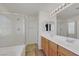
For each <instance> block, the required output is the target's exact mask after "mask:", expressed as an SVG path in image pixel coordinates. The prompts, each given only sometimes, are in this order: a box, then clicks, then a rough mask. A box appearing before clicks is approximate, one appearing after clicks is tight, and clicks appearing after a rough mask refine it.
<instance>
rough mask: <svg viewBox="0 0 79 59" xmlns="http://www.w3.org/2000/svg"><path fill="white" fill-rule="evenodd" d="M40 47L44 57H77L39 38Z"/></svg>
mask: <svg viewBox="0 0 79 59" xmlns="http://www.w3.org/2000/svg"><path fill="white" fill-rule="evenodd" d="M41 47H42V50H43V52H44V53H45V55H46V56H77V55H76V54H75V53H73V52H71V51H69V50H67V49H65V48H63V47H61V46H60V45H57V44H56V43H54V42H52V41H50V40H48V39H46V38H44V37H41Z"/></svg>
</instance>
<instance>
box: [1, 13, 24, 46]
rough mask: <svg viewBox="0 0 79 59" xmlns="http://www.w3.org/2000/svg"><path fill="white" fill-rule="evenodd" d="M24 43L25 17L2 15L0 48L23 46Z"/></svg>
mask: <svg viewBox="0 0 79 59" xmlns="http://www.w3.org/2000/svg"><path fill="white" fill-rule="evenodd" d="M18 18H19V20H17V19H18ZM18 28H19V29H18ZM24 42H25V37H24V17H22V16H16V15H11V14H0V47H6V46H13V45H21V44H24Z"/></svg>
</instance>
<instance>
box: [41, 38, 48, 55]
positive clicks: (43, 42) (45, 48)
mask: <svg viewBox="0 0 79 59" xmlns="http://www.w3.org/2000/svg"><path fill="white" fill-rule="evenodd" d="M41 47H42V49H43V52H44V53H45V55H48V39H46V38H44V37H41Z"/></svg>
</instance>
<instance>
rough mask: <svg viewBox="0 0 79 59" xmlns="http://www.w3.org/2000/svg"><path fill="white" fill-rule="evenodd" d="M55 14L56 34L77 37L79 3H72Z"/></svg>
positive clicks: (78, 36)
mask: <svg viewBox="0 0 79 59" xmlns="http://www.w3.org/2000/svg"><path fill="white" fill-rule="evenodd" d="M56 16H57V35H59V36H64V37H70V38H76V39H79V4H77V3H76V4H72V5H71V6H70V7H68V8H66V9H64V10H63V11H61V12H60V13H58V14H57V15H56Z"/></svg>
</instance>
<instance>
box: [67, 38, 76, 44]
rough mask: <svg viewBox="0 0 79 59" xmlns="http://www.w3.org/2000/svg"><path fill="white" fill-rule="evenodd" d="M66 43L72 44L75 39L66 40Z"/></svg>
mask: <svg viewBox="0 0 79 59" xmlns="http://www.w3.org/2000/svg"><path fill="white" fill-rule="evenodd" d="M66 42H68V43H74V42H75V39H66Z"/></svg>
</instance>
